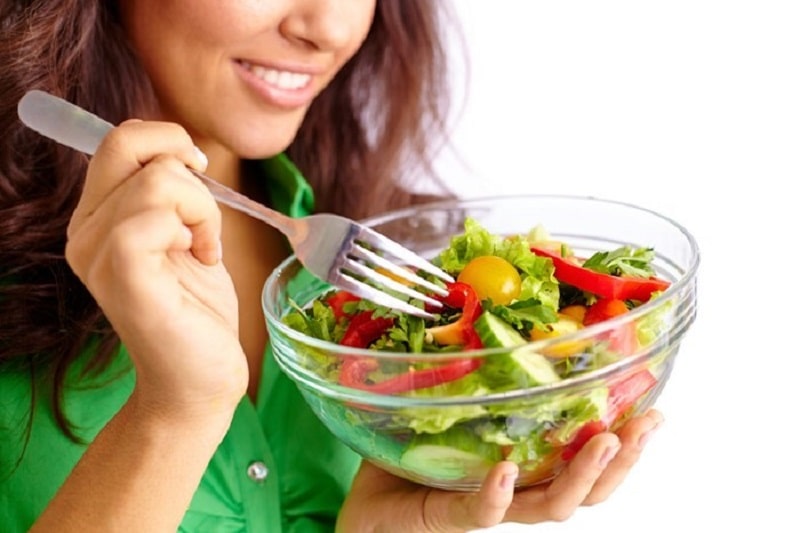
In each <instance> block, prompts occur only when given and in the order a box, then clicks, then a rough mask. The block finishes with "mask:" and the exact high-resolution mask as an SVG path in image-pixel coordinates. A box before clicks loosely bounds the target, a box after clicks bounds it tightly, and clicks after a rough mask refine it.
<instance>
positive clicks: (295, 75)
mask: <svg viewBox="0 0 800 533" xmlns="http://www.w3.org/2000/svg"><path fill="white" fill-rule="evenodd" d="M238 63H239V64H240V65H241V66H242V67H244V69H245V70H247V71H249V72H250V73H251V74H253V75H254V76H255V77H257V78H258V79H260V80H262V81H264V82H266V83H267V84H268V85H270V86H272V87H275V88H276V89H280V90H284V91H294V90H299V89H303V88H305V87H307V86H308V85H309V84H310V83H311V74H307V73H303V72H292V71H289V70H280V69H276V68H269V67H265V66H262V65H256V64H253V63H250V62H248V61H244V60H241V61H238Z"/></svg>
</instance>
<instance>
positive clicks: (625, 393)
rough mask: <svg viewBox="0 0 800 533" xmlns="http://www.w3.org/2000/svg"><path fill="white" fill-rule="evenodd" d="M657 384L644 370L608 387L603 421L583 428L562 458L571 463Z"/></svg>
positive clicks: (563, 451) (565, 448)
mask: <svg viewBox="0 0 800 533" xmlns="http://www.w3.org/2000/svg"><path fill="white" fill-rule="evenodd" d="M657 382H658V381H657V380H656V378H655V376H653V374H651V373H650V371H649V370H647V369H644V370H640V371H639V372H636V373H634V374H631V375H630V376H627V377H625V378H623V379H621V380H619V381H616V382H613V383H611V384H610V385H609V386H608V409H607V410H606V414H605V416H604V417H603V418H602V419H601V420H591V421H589V422H587V423H586V424H584V425H583V426H581V428H580V429H579V430H578V431H577V432H576V433H575V436H574V437H572V440H570V441H569V443H567V445H566V446H564V448H563V449H562V452H561V458H562V459H564V460H565V461H569V460H570V459H572V458H573V457H575V455H576V454H577V453H578V452H579V451H581V448H583V446H584V445H585V444H586V443H587V442H589V439H591V438H592V437H594V436H595V435H597V434H599V433H602V432H604V431H607V430H608V429H609V428H610V427H612V426H613V425H614V423H615V422H616V421H617V420H619V419H620V418H621V417H622V416H623V415H624V414H625V413H626V412H627V411H628V410H629V409H630V408H631V407H633V406H634V404H636V402H637V401H639V398H641V397H642V396H644V395H645V394H646V393H647V392H649V391H650V389H652V388H653V387H654V386H655V385H656V383H657Z"/></svg>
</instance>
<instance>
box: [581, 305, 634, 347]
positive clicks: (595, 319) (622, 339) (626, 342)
mask: <svg viewBox="0 0 800 533" xmlns="http://www.w3.org/2000/svg"><path fill="white" fill-rule="evenodd" d="M627 312H628V306H627V305H626V304H625V302H623V301H622V300H611V299H605V298H601V299H600V300H597V302H595V303H594V304H593V305H591V306H589V308H588V309H587V310H586V315H585V316H584V318H583V325H584V326H591V325H592V324H597V323H599V322H604V321H606V320H609V319H611V318H614V317H616V316H619V315H623V314H625V313H627ZM599 337H600V338H602V339H604V340H605V341H606V342H608V347H609V348H610V349H611V350H613V351H615V352H617V353H620V354H622V355H631V354H632V353H634V352H636V350H638V349H639V340H638V339H637V338H636V325H635V324H634V323H633V322H628V323H625V324H622V325H621V326H618V327H616V328H614V329H613V330H611V331H609V332H608V333H604V334H602V335H600V336H599Z"/></svg>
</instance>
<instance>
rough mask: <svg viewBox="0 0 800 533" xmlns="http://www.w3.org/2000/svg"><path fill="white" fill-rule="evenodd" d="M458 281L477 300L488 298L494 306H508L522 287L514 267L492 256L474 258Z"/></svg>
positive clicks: (500, 258)
mask: <svg viewBox="0 0 800 533" xmlns="http://www.w3.org/2000/svg"><path fill="white" fill-rule="evenodd" d="M458 281H460V282H461V283H466V284H467V285H469V286H471V287H472V288H473V289H474V290H475V294H476V295H477V296H478V299H479V300H485V299H487V298H490V299H491V300H492V303H493V304H496V305H508V304H510V303H511V302H512V301H514V300H515V299H516V298H517V297H518V296H519V292H520V290H521V287H522V280H521V279H520V277H519V272H517V269H516V268H515V267H514V265H512V264H511V263H509V262H508V261H506V260H505V259H503V258H502V257H497V256H494V255H484V256H481V257H476V258H475V259H473V260H472V261H470V262H469V263H467V266H465V267H464V270H462V271H461V273H460V274H459V275H458Z"/></svg>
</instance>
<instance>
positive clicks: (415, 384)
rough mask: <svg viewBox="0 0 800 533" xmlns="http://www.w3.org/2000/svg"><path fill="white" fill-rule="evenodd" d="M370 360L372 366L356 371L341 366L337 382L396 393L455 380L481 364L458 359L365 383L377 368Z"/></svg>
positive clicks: (368, 390)
mask: <svg viewBox="0 0 800 533" xmlns="http://www.w3.org/2000/svg"><path fill="white" fill-rule="evenodd" d="M371 361H372V362H374V366H372V365H371V364H366V365H364V366H362V367H361V368H359V369H358V370H357V371H355V370H349V371H348V373H347V374H346V375H345V374H344V367H343V369H342V373H340V375H339V376H340V377H339V382H340V383H341V384H342V385H346V386H348V387H352V388H354V389H359V390H364V391H367V392H373V393H375V394H398V393H401V392H408V391H412V390H416V389H427V388H428V387H434V386H436V385H442V384H444V383H449V382H451V381H456V380H457V379H461V378H463V377H464V376H466V375H467V374H469V373H471V372H473V371H474V370H477V368H478V367H479V366H480V365H481V361H480V360H479V359H458V360H455V361H453V362H452V363H448V364H445V365H442V366H438V367H435V368H426V369H423V370H409V371H408V372H404V373H402V374H399V375H397V376H394V377H391V378H389V379H385V380H383V381H380V382H378V383H365V378H366V373H368V372H370V371H372V370H375V369H377V361H375V360H374V359H372V360H371ZM364 362H365V361H363V360H362V361H361V363H364ZM343 380H344V381H343Z"/></svg>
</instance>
